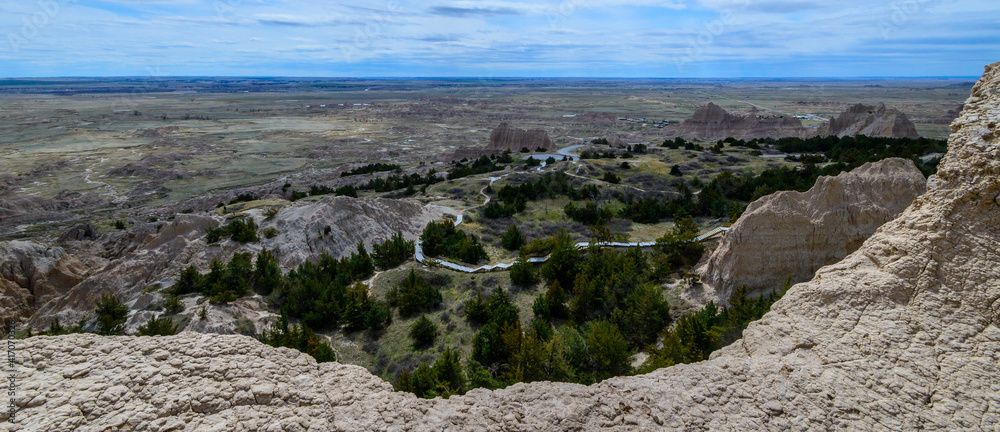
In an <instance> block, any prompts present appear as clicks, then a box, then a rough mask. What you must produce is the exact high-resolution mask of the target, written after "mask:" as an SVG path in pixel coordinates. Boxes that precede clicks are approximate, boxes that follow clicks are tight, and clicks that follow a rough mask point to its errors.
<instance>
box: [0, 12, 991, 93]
mask: <svg viewBox="0 0 1000 432" xmlns="http://www.w3.org/2000/svg"><path fill="white" fill-rule="evenodd" d="M997 18H1000V3H997V2H984V1H981V0H898V1H896V2H895V3H883V2H871V1H868V0H865V1H861V0H842V1H839V2H831V1H828V0H824V1H818V0H799V1H788V0H760V1H758V0H668V1H649V0H547V1H537V0H536V1H519V0H483V1H452V0H417V1H406V2H403V1H400V0H369V1H359V0H346V1H336V2H313V1H310V2H306V1H293V0H169V1H168V0H103V1H101V0H75V1H70V0H33V1H25V2H20V1H18V2H14V1H3V2H0V76H5V77H23V76H89V75H103V76H123V75H129V76H144V75H151V74H162V75H186V76H191V75H205V76H208V75H239V76H265V75H267V76H465V77H501V76H566V77H757V76H769V77H853V76H976V75H978V74H980V73H981V71H982V66H983V65H984V64H986V63H990V62H993V61H997V60H998V55H1000V28H998V26H996V24H995V22H996V20H997ZM151 71H155V72H151Z"/></svg>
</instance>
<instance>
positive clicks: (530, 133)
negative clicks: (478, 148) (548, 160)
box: [486, 122, 555, 154]
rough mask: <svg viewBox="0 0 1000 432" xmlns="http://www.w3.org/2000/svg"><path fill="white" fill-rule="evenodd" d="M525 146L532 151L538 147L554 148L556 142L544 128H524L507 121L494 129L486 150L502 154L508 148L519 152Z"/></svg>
mask: <svg viewBox="0 0 1000 432" xmlns="http://www.w3.org/2000/svg"><path fill="white" fill-rule="evenodd" d="M523 148H527V149H529V150H531V151H535V150H536V149H538V148H543V149H545V150H553V149H555V144H553V143H552V140H551V139H549V134H548V133H546V132H545V131H544V130H542V129H531V130H524V129H520V128H516V127H514V126H511V125H510V124H508V123H506V122H505V123H500V126H497V127H496V129H493V133H492V134H490V144H489V146H487V147H486V150H488V151H489V152H490V153H493V154H501V153H503V152H505V151H507V150H510V151H511V152H514V153H517V152H519V151H521V149H523Z"/></svg>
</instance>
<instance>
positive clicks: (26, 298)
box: [0, 241, 86, 322]
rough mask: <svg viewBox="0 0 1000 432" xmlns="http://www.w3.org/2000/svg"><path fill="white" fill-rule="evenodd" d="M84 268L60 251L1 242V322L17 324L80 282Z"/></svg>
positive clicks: (57, 248) (27, 243)
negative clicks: (38, 307)
mask: <svg viewBox="0 0 1000 432" xmlns="http://www.w3.org/2000/svg"><path fill="white" fill-rule="evenodd" d="M85 273H86V268H85V267H84V266H83V264H82V263H81V262H80V261H79V260H77V259H76V258H74V257H73V256H70V255H68V254H66V252H65V251H64V250H63V249H62V248H60V247H51V248H49V247H45V246H42V245H39V244H36V243H32V242H23V241H12V242H0V322H11V321H13V322H17V321H21V320H24V319H26V318H28V317H29V316H31V314H32V313H34V311H35V308H36V307H37V306H38V305H41V304H44V303H45V302H47V301H49V300H51V299H52V298H54V297H57V296H60V295H62V294H64V293H66V291H68V290H69V289H70V288H72V287H73V286H75V285H76V284H78V283H79V282H80V281H81V280H83V278H84V276H85Z"/></svg>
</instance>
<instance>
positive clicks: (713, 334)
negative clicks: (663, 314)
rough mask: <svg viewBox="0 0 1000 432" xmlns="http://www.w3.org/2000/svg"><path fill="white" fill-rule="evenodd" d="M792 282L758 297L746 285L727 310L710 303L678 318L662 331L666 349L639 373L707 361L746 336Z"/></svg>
mask: <svg viewBox="0 0 1000 432" xmlns="http://www.w3.org/2000/svg"><path fill="white" fill-rule="evenodd" d="M790 282H791V281H790V280H789V282H788V283H786V284H785V286H784V288H782V289H780V290H778V291H775V292H772V293H771V294H768V295H765V296H760V297H756V298H749V297H748V296H747V289H746V287H745V286H743V287H740V288H738V289H736V291H734V292H733V294H732V295H731V296H730V298H729V306H728V307H724V308H719V307H718V306H716V305H715V303H712V302H710V303H709V304H708V305H706V306H705V307H704V308H703V309H702V310H700V311H698V312H694V313H688V314H686V315H684V316H682V317H680V318H678V320H677V324H676V325H674V326H673V327H672V328H670V329H669V330H667V331H664V332H663V334H662V336H663V347H662V348H659V349H654V350H651V351H650V354H651V356H650V358H649V360H647V361H646V363H645V364H643V366H642V367H641V368H640V369H639V371H638V373H648V372H652V371H653V370H656V369H659V368H663V367H667V366H673V365H675V364H682V363H695V362H699V361H703V360H708V357H709V355H711V354H712V353H713V352H715V351H716V350H718V349H720V348H722V347H725V346H727V345H729V344H731V343H733V342H735V341H736V340H738V339H740V338H741V337H743V330H745V329H746V328H747V326H748V325H749V324H750V323H751V322H753V321H756V320H758V319H760V318H761V317H762V316H764V314H766V313H767V312H768V311H770V310H771V305H773V304H774V303H775V302H776V301H778V300H779V299H781V296H782V295H783V294H784V292H785V291H786V290H787V289H788V287H789V286H790V285H791V283H790Z"/></svg>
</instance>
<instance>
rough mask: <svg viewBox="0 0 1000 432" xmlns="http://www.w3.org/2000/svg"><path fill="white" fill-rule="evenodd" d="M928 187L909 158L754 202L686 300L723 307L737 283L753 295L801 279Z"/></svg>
mask: <svg viewBox="0 0 1000 432" xmlns="http://www.w3.org/2000/svg"><path fill="white" fill-rule="evenodd" d="M926 183H927V181H926V179H925V178H924V176H923V174H921V173H920V170H918V169H917V167H916V166H915V165H914V164H913V162H912V161H910V160H909V159H887V160H883V161H880V162H873V163H868V164H865V165H863V166H861V167H859V168H857V169H855V170H853V171H851V172H849V173H841V174H840V175H838V176H836V177H820V178H819V179H817V180H816V185H815V186H813V187H812V188H811V189H809V191H807V192H790V191H786V192H778V193H775V194H771V195H768V196H765V197H763V198H760V199H758V200H757V201H754V202H753V203H751V204H750V206H749V207H747V210H746V212H745V213H744V214H743V216H741V217H740V219H739V221H737V222H736V223H735V224H733V226H732V228H731V229H730V230H729V232H727V233H726V236H725V238H724V239H723V240H722V242H721V243H720V244H719V247H718V248H716V249H715V251H714V252H713V253H712V255H711V257H710V258H709V259H708V261H707V262H706V263H705V265H703V266H702V267H701V268H699V269H698V274H699V275H700V276H701V281H702V282H703V284H704V285H700V286H695V287H692V288H691V289H690V290H689V292H688V293H687V296H688V297H689V299H690V300H691V301H693V302H695V303H700V304H704V303H705V302H707V301H710V300H711V301H715V302H716V303H722V304H725V303H726V300H728V299H729V296H730V294H731V293H732V291H733V290H734V289H736V288H738V287H739V286H741V285H746V286H747V288H748V289H749V292H750V293H751V294H759V293H765V292H770V291H772V290H774V289H775V288H780V287H781V286H782V285H783V284H784V283H785V281H786V280H787V279H788V278H791V279H792V282H793V283H799V282H804V281H807V280H809V279H811V278H812V277H813V275H814V274H815V273H816V270H819V269H820V267H823V266H825V265H829V264H833V263H836V262H838V261H840V260H842V259H844V257H846V256H847V255H848V254H850V253H851V252H854V251H855V250H857V249H858V247H860V246H861V244H862V243H863V242H864V241H865V240H867V239H868V237H870V236H871V235H872V234H873V233H874V232H875V230H877V229H878V228H879V227H880V226H882V225H883V224H885V223H886V222H888V221H890V220H893V219H895V218H896V217H897V216H899V214H900V213H901V212H902V211H903V210H905V209H906V208H907V207H908V206H909V205H910V203H911V202H913V199H914V198H916V197H917V196H919V195H921V194H923V193H924V192H925V191H926Z"/></svg>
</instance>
